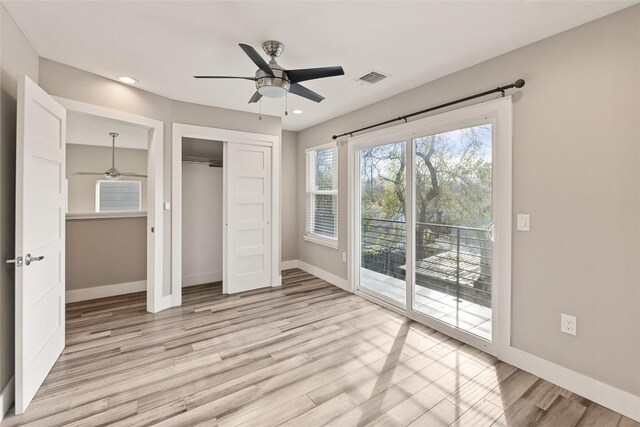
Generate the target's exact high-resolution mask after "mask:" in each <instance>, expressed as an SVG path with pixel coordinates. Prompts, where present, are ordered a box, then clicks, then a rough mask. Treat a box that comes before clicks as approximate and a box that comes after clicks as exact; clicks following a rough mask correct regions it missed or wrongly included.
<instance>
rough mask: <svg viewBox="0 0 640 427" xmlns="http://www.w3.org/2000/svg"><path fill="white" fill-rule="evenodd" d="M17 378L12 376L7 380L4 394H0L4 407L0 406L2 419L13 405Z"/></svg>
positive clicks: (1, 403) (0, 418)
mask: <svg viewBox="0 0 640 427" xmlns="http://www.w3.org/2000/svg"><path fill="white" fill-rule="evenodd" d="M15 380H16V377H11V378H10V379H9V381H8V382H7V385H6V386H4V388H3V389H2V395H1V396H0V405H2V407H1V408H0V421H2V419H3V418H4V416H5V414H6V413H7V411H8V410H9V408H10V407H11V404H12V403H13V398H14V394H15V391H16V387H15Z"/></svg>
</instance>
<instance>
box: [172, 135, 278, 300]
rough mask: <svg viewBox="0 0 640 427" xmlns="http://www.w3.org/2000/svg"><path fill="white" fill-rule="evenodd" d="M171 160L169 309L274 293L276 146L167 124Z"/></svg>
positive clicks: (264, 139) (272, 141) (266, 138)
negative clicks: (192, 290)
mask: <svg viewBox="0 0 640 427" xmlns="http://www.w3.org/2000/svg"><path fill="white" fill-rule="evenodd" d="M172 159H173V162H172V203H173V214H172V216H171V226H172V236H171V240H172V245H171V253H172V265H171V267H172V275H171V277H172V283H171V287H172V304H173V305H174V306H178V305H180V304H181V303H182V287H183V286H192V285H197V284H204V283H211V282H216V281H220V280H222V291H223V293H225V294H231V293H237V292H243V291H248V290H252V289H258V288H263V287H267V286H279V285H280V284H281V281H282V279H281V275H280V270H279V268H278V267H279V260H280V242H279V238H278V236H279V235H280V230H279V228H280V209H279V207H280V203H279V200H280V194H279V188H280V180H279V177H280V172H279V171H280V138H279V137H277V136H274V135H263V134H254V133H247V132H239V131H230V130H226V129H217V128H208V127H202V126H193V125H186V124H180V123H174V125H173V150H172Z"/></svg>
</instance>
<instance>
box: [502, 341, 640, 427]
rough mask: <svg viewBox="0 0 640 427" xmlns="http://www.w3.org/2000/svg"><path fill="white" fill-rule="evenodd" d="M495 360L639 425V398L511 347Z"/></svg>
mask: <svg viewBox="0 0 640 427" xmlns="http://www.w3.org/2000/svg"><path fill="white" fill-rule="evenodd" d="M498 358H499V359H500V360H502V361H504V362H507V363H510V364H511V365H513V366H516V367H518V368H520V369H522V370H525V371H527V372H530V373H532V374H534V375H536V376H538V377H540V378H543V379H545V380H547V381H549V382H552V383H554V384H557V385H559V386H560V387H563V388H566V389H567V390H569V391H571V392H573V393H576V394H579V395H580V396H582V397H586V398H587V399H589V400H592V401H593V402H595V403H598V404H600V405H602V406H604V407H607V408H609V409H611V410H613V411H616V412H619V413H621V414H622V415H624V416H627V417H629V418H631V419H633V420H636V421H638V422H640V396H635V395H633V394H631V393H629V392H627V391H624V390H621V389H619V388H616V387H613V386H611V385H609V384H606V383H603V382H601V381H598V380H596V379H594V378H591V377H588V376H586V375H584V374H581V373H579V372H575V371H572V370H571V369H569V368H565V367H564V366H560V365H558V364H555V363H553V362H550V361H548V360H545V359H542V358H541V357H538V356H535V355H533V354H531V353H527V352H526V351H523V350H520V349H518V348H515V347H509V349H508V350H507V351H506V352H505V351H504V350H503V351H501V352H500V354H499V355H498Z"/></svg>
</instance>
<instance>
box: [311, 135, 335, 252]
mask: <svg viewBox="0 0 640 427" xmlns="http://www.w3.org/2000/svg"><path fill="white" fill-rule="evenodd" d="M306 218H307V227H306V233H305V236H304V238H305V240H309V241H312V242H316V243H320V244H323V245H326V246H330V247H332V248H336V249H337V248H338V147H336V146H335V145H334V144H329V145H324V146H322V147H316V148H312V149H309V150H307V213H306Z"/></svg>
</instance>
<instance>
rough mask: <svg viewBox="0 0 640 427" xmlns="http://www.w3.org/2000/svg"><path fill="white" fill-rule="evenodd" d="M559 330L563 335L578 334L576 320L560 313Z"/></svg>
mask: <svg viewBox="0 0 640 427" xmlns="http://www.w3.org/2000/svg"><path fill="white" fill-rule="evenodd" d="M560 330H561V331H562V332H564V333H565V334H569V335H573V336H576V335H577V333H578V319H576V317H575V316H571V315H569V314H564V313H562V314H561V315H560Z"/></svg>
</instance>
